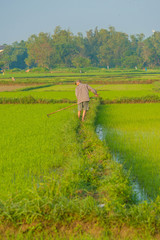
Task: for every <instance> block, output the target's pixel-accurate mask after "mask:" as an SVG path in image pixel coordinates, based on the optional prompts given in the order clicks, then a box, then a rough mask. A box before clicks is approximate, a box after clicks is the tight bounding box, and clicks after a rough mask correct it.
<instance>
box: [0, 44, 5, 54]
mask: <svg viewBox="0 0 160 240" xmlns="http://www.w3.org/2000/svg"><path fill="white" fill-rule="evenodd" d="M4 48H5V46H3V45H0V53H1V52H3V50H4Z"/></svg>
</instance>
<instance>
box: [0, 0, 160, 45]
mask: <svg viewBox="0 0 160 240" xmlns="http://www.w3.org/2000/svg"><path fill="white" fill-rule="evenodd" d="M159 9H160V0H152V1H151V0H27V1H24V0H14V1H13V0H6V1H1V2H0V10H1V11H0V22H1V28H0V45H2V44H12V43H13V42H15V41H18V42H19V41H21V40H25V41H26V40H27V39H28V38H29V37H30V36H31V35H32V34H39V33H40V32H46V33H50V34H53V32H54V29H55V27H56V26H61V27H62V28H63V29H70V31H72V32H73V33H74V34H77V33H78V32H81V33H83V34H84V35H85V34H86V31H88V30H90V29H94V28H95V27H98V28H99V29H100V28H105V29H108V28H109V27H110V26H114V27H115V29H116V31H121V32H125V33H127V34H128V35H132V34H139V33H143V34H144V35H145V36H146V37H149V36H151V35H152V34H153V32H152V30H155V31H160V14H159Z"/></svg>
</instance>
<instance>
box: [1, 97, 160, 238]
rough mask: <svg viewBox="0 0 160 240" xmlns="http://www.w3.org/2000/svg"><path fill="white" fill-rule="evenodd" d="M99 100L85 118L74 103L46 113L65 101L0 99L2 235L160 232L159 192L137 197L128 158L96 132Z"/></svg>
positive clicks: (113, 235)
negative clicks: (121, 158)
mask: <svg viewBox="0 0 160 240" xmlns="http://www.w3.org/2000/svg"><path fill="white" fill-rule="evenodd" d="M98 104H99V102H98V101H96V100H93V102H92V103H91V104H90V105H91V109H90V111H89V113H88V115H87V118H86V121H85V122H84V123H81V122H79V121H78V119H77V109H76V107H75V108H73V109H70V110H68V111H62V112H59V113H57V114H56V115H52V116H51V117H50V118H47V116H46V114H47V113H49V112H52V111H53V110H56V109H59V108H61V107H64V106H66V105H64V104H63V105H60V104H58V105H55V104H54V105H53V104H50V105H46V104H45V105H41V104H39V105H37V104H36V105H30V104H29V105H23V104H22V105H1V111H0V112H1V117H0V126H1V139H0V141H1V144H0V145H1V152H2V155H1V176H0V179H1V180H0V181H1V186H3V188H1V201H0V220H1V230H0V231H1V236H2V237H3V238H5V237H6V238H7V239H33V238H34V239H45V238H46V239H53V238H54V239H57V240H58V239H104V238H105V239H115V238H117V237H118V238H121V239H125V238H127V236H128V234H130V236H131V237H132V239H139V238H141V239H146V236H149V237H150V239H152V238H153V239H154V237H155V236H157V235H156V234H157V233H159V229H160V220H159V199H158V198H157V199H156V201H155V202H151V203H147V202H144V203H141V204H138V202H137V198H136V195H135V194H134V193H133V192H132V189H131V186H130V182H129V178H128V176H127V175H126V174H125V173H124V171H123V168H122V165H121V164H118V163H116V162H114V161H113V160H112V159H111V155H110V153H109V150H108V147H107V146H106V145H105V143H104V142H102V141H101V140H99V139H98V137H97V136H96V133H95V127H96V126H95V117H96V115H97V106H98ZM9 133H10V134H9ZM124 231H125V234H124ZM13 233H14V234H13Z"/></svg>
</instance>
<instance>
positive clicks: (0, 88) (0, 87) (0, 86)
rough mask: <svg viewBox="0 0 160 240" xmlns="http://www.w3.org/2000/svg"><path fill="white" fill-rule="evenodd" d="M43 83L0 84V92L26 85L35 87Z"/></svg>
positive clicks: (10, 90)
mask: <svg viewBox="0 0 160 240" xmlns="http://www.w3.org/2000/svg"><path fill="white" fill-rule="evenodd" d="M39 85H41V84H6V85H5V84H4V85H3V84H2V85H1V84H0V92H12V91H14V90H17V89H20V88H25V87H33V86H34V87H35V86H39Z"/></svg>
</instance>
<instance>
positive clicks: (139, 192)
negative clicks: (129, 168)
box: [96, 124, 148, 202]
mask: <svg viewBox="0 0 160 240" xmlns="http://www.w3.org/2000/svg"><path fill="white" fill-rule="evenodd" d="M96 133H97V136H98V138H99V139H100V140H101V141H103V140H105V138H106V135H107V130H106V129H105V128H103V127H102V126H101V125H100V124H98V125H97V127H96ZM112 159H113V160H114V161H116V162H118V163H123V158H122V156H121V155H120V154H119V153H113V152H112ZM125 170H126V169H125ZM130 182H131V186H132V189H133V192H134V193H135V195H136V198H137V201H138V202H142V201H145V200H146V201H148V197H147V195H146V193H145V191H144V188H143V189H142V188H141V187H140V185H139V183H138V181H136V180H133V179H132V178H131V177H130Z"/></svg>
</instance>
